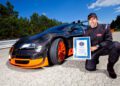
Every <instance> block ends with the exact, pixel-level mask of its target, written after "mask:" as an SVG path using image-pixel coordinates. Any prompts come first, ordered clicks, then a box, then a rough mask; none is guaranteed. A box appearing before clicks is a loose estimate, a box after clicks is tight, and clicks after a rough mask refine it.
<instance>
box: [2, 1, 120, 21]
mask: <svg viewBox="0 0 120 86" xmlns="http://www.w3.org/2000/svg"><path fill="white" fill-rule="evenodd" d="M6 1H10V2H11V4H12V5H14V9H15V10H16V11H18V12H19V17H27V18H30V16H31V15H32V14H33V13H38V14H39V15H41V14H44V15H46V16H48V17H49V18H52V19H56V20H59V21H62V22H73V21H77V20H81V21H84V20H87V16H88V14H89V13H91V12H94V13H96V14H97V15H98V19H99V22H100V23H110V22H111V21H112V20H114V19H115V18H116V16H117V15H120V0H0V3H2V4H5V3H6Z"/></svg>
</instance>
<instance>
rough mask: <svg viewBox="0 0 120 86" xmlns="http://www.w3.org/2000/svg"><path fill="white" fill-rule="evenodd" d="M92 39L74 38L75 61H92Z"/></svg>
mask: <svg viewBox="0 0 120 86" xmlns="http://www.w3.org/2000/svg"><path fill="white" fill-rule="evenodd" d="M90 47H91V43H90V37H74V38H73V59H80V60H86V59H91V50H90Z"/></svg>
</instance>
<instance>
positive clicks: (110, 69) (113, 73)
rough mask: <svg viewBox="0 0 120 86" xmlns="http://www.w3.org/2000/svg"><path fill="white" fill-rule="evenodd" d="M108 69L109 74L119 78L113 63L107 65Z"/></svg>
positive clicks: (113, 77)
mask: <svg viewBox="0 0 120 86" xmlns="http://www.w3.org/2000/svg"><path fill="white" fill-rule="evenodd" d="M107 71H108V73H109V76H110V77H111V78H112V79H116V78H117V75H116V73H115V71H114V69H113V67H112V66H111V65H109V64H108V65H107Z"/></svg>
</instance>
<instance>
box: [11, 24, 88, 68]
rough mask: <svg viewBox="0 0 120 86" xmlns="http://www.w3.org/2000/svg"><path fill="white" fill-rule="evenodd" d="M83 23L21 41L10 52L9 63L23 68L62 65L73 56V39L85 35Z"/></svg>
mask: <svg viewBox="0 0 120 86" xmlns="http://www.w3.org/2000/svg"><path fill="white" fill-rule="evenodd" d="M86 27H87V26H86V25H84V24H83V23H81V22H77V23H75V22H74V23H70V24H62V25H59V26H55V27H52V28H49V29H47V30H45V31H44V32H42V33H39V34H36V35H33V36H29V37H24V38H21V39H19V40H18V41H17V42H16V43H15V44H14V45H13V46H12V47H11V48H10V51H9V62H10V64H12V65H15V66H19V67H23V68H40V67H44V66H49V65H56V64H61V63H63V62H64V61H65V59H66V58H67V57H69V56H72V55H73V37H80V36H83V35H84V30H85V29H86Z"/></svg>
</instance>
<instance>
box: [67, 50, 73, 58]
mask: <svg viewBox="0 0 120 86" xmlns="http://www.w3.org/2000/svg"><path fill="white" fill-rule="evenodd" d="M71 55H73V48H70V49H69V50H68V56H71Z"/></svg>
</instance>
